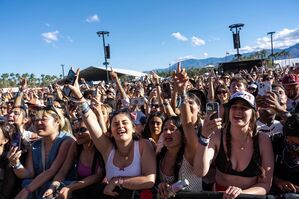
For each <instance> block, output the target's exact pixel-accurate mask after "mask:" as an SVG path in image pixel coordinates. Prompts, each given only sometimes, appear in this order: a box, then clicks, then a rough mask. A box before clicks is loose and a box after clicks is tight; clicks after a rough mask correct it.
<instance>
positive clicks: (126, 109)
mask: <svg viewBox="0 0 299 199" xmlns="http://www.w3.org/2000/svg"><path fill="white" fill-rule="evenodd" d="M119 113H127V114H129V115H130V113H131V111H130V110H129V109H128V108H123V109H119V110H116V111H113V112H111V113H110V114H109V117H110V118H112V117H114V116H115V115H117V114H119Z"/></svg>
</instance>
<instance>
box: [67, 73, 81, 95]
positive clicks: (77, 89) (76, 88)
mask: <svg viewBox="0 0 299 199" xmlns="http://www.w3.org/2000/svg"><path fill="white" fill-rule="evenodd" d="M79 74H80V68H78V69H77V71H76V79H75V83H74V85H70V84H67V85H66V86H68V87H69V88H70V89H71V90H72V92H71V93H72V94H71V95H72V97H74V98H76V99H80V100H81V99H82V100H81V101H83V100H84V99H83V95H82V93H81V91H80V86H79V83H78V77H79Z"/></svg>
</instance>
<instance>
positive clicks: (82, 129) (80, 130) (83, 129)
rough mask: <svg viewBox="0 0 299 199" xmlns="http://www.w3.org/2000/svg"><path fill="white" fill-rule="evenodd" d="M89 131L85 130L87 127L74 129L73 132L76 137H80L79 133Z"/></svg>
mask: <svg viewBox="0 0 299 199" xmlns="http://www.w3.org/2000/svg"><path fill="white" fill-rule="evenodd" d="M87 130H88V129H87V128H85V127H80V128H77V129H74V130H73V134H74V135H78V134H79V133H84V132H86V131H87Z"/></svg>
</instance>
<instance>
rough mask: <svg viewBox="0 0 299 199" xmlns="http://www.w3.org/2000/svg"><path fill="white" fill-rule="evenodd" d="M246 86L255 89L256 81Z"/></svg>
mask: <svg viewBox="0 0 299 199" xmlns="http://www.w3.org/2000/svg"><path fill="white" fill-rule="evenodd" d="M248 88H255V89H257V84H256V83H251V84H249V85H248Z"/></svg>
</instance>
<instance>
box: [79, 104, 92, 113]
mask: <svg viewBox="0 0 299 199" xmlns="http://www.w3.org/2000/svg"><path fill="white" fill-rule="evenodd" d="M78 108H79V111H81V112H82V114H85V113H87V112H88V111H89V110H90V106H89V105H88V103H87V101H85V102H83V103H81V104H79V106H78Z"/></svg>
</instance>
